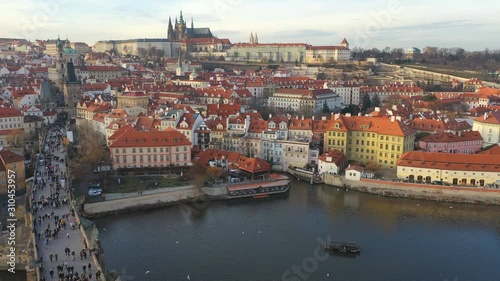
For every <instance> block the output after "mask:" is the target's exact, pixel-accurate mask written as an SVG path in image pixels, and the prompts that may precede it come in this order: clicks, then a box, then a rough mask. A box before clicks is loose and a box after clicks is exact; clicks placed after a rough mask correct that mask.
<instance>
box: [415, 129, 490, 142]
mask: <svg viewBox="0 0 500 281" xmlns="http://www.w3.org/2000/svg"><path fill="white" fill-rule="evenodd" d="M478 140H480V141H482V140H483V137H482V136H481V134H480V133H479V132H477V131H470V132H462V133H461V134H460V135H455V134H452V133H439V134H433V135H429V136H426V137H424V138H422V139H421V140H420V141H422V142H462V141H478Z"/></svg>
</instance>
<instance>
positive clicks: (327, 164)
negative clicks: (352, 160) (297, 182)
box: [318, 149, 347, 175]
mask: <svg viewBox="0 0 500 281" xmlns="http://www.w3.org/2000/svg"><path fill="white" fill-rule="evenodd" d="M346 163H347V162H346V158H345V155H344V154H343V153H342V152H340V151H339V150H336V149H335V150H330V151H328V152H326V153H324V154H323V155H321V156H320V157H319V163H318V174H320V175H322V174H324V173H327V174H335V175H340V174H341V173H342V171H343V170H344V168H345V165H346Z"/></svg>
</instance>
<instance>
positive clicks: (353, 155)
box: [325, 114, 415, 169]
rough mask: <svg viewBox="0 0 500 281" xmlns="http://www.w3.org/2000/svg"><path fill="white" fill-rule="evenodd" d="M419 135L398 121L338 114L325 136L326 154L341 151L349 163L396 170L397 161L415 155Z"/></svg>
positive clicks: (393, 118)
mask: <svg viewBox="0 0 500 281" xmlns="http://www.w3.org/2000/svg"><path fill="white" fill-rule="evenodd" d="M414 143H415V131H414V130H412V129H411V128H409V127H407V126H406V125H404V124H403V123H402V122H401V121H399V120H397V119H396V118H395V117H392V118H391V119H389V118H382V117H367V116H351V115H350V114H347V115H345V116H343V115H340V114H336V115H335V116H334V119H333V120H332V122H331V124H330V127H329V128H328V129H327V132H326V136H325V151H327V150H333V149H337V150H339V151H340V152H342V153H344V154H345V155H346V157H347V160H348V161H353V162H356V163H358V164H363V165H364V164H368V163H370V162H372V163H377V164H379V165H380V166H381V167H382V168H390V169H392V168H396V164H397V160H398V159H399V157H400V156H401V155H403V154H404V153H406V152H408V151H413V149H414Z"/></svg>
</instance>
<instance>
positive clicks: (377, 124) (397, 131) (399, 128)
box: [328, 115, 415, 137]
mask: <svg viewBox="0 0 500 281" xmlns="http://www.w3.org/2000/svg"><path fill="white" fill-rule="evenodd" d="M337 124H339V125H340V129H337V128H336V126H337ZM328 131H342V132H349V131H362V132H373V133H378V134H382V135H389V136H401V137H402V136H408V135H411V134H413V133H415V131H414V130H413V129H411V128H409V127H408V126H406V125H404V124H403V123H402V122H400V121H397V120H396V121H394V122H392V120H391V119H389V118H379V117H368V116H352V117H347V116H344V115H341V116H340V117H339V118H338V119H337V120H333V121H332V122H331V124H330V127H329V128H328Z"/></svg>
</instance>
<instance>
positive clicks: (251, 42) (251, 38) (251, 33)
mask: <svg viewBox="0 0 500 281" xmlns="http://www.w3.org/2000/svg"><path fill="white" fill-rule="evenodd" d="M249 41H250V44H253V43H255V42H254V41H255V40H254V38H253V32H250V38H249Z"/></svg>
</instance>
